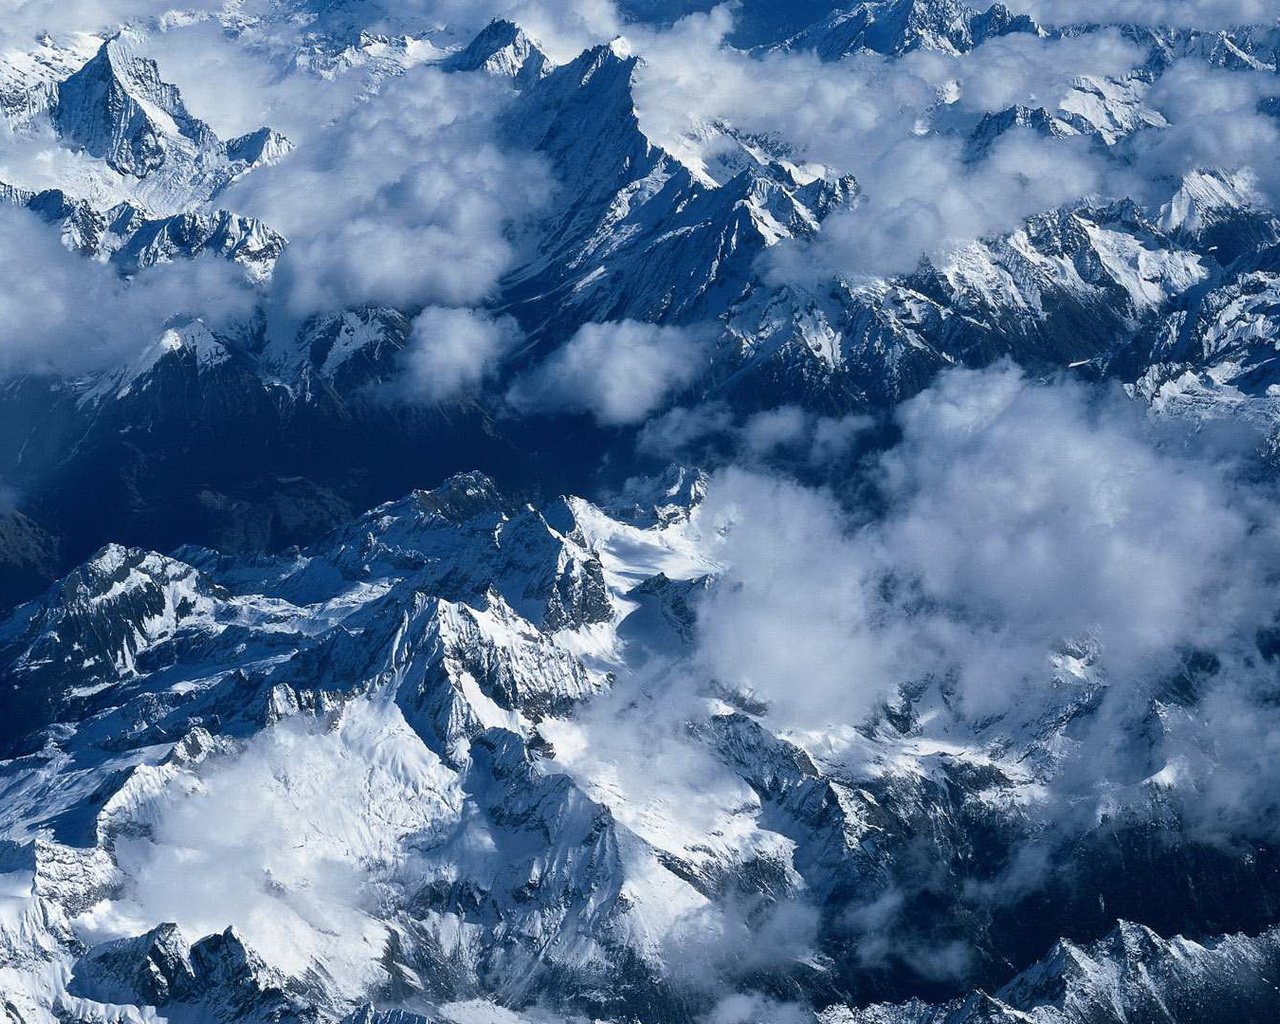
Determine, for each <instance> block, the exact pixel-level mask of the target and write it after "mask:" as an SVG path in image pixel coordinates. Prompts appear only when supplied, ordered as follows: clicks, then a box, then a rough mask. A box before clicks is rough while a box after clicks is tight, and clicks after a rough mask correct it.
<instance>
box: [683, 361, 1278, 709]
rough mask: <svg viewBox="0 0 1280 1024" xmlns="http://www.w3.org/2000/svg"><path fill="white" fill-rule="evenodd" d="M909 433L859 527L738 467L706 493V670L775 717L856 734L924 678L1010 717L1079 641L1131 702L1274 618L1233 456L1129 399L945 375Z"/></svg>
mask: <svg viewBox="0 0 1280 1024" xmlns="http://www.w3.org/2000/svg"><path fill="white" fill-rule="evenodd" d="M901 425H902V429H903V440H902V443H901V444H900V445H898V446H897V447H895V448H894V449H892V450H891V451H890V452H889V453H887V455H886V456H885V457H884V458H883V460H882V464H881V473H882V492H883V500H884V502H885V503H886V510H887V511H886V512H885V514H884V515H883V516H882V517H879V518H877V519H876V520H875V521H873V522H871V523H869V524H868V525H858V524H857V521H856V520H854V519H852V518H851V517H850V516H849V515H848V514H847V513H846V512H845V511H843V510H842V509H841V507H840V506H839V505H838V504H837V503H836V502H835V500H834V499H832V498H831V497H829V496H826V495H824V494H822V493H820V492H816V491H812V490H807V489H805V488H802V487H799V486H798V485H795V484H792V483H788V482H786V481H783V480H780V479H776V478H770V477H763V476H759V475H753V474H748V473H744V472H742V471H740V470H730V471H727V472H725V473H723V474H721V475H719V476H718V477H717V478H716V480H715V483H714V485H713V487H712V488H711V491H710V495H709V498H708V504H707V511H706V515H707V516H708V517H709V518H708V521H709V523H711V524H713V525H712V526H711V527H709V528H708V530H707V534H708V536H715V537H717V541H716V547H715V555H716V557H717V558H718V559H720V560H721V561H723V562H724V563H725V564H727V565H728V566H729V567H730V568H729V571H728V575H727V578H726V580H725V583H724V585H722V586H719V587H717V588H716V589H715V590H714V591H713V592H712V593H711V594H710V595H709V597H708V599H707V600H706V601H705V602H704V604H703V606H702V611H701V615H700V625H701V656H702V658H703V659H704V663H705V667H706V671H707V673H708V674H709V675H710V676H712V677H713V678H717V679H720V680H722V681H723V682H725V683H726V684H729V685H735V686H743V687H746V688H749V689H751V690H754V691H755V692H756V693H757V694H758V695H760V696H761V697H763V698H764V699H766V700H768V701H772V702H774V703H775V707H776V713H777V715H778V716H779V718H780V719H781V720H782V721H784V722H787V723H789V724H793V725H795V724H804V723H809V724H813V725H818V724H821V723H830V722H832V721H837V722H839V721H843V722H848V723H854V722H856V721H857V720H858V719H859V717H860V716H861V715H863V714H865V713H866V712H867V710H869V709H870V708H871V707H872V706H873V705H874V704H875V703H876V702H877V701H879V700H880V699H882V698H883V697H885V696H886V695H888V694H890V693H891V692H893V691H894V689H895V688H896V687H897V686H898V685H900V684H902V683H905V682H908V681H911V680H919V679H925V678H932V679H949V680H951V685H953V686H954V687H955V688H956V692H957V696H958V697H959V698H960V699H961V700H962V701H963V703H964V707H965V709H966V711H967V713H970V714H973V715H975V716H980V715H982V714H987V713H993V712H996V711H999V710H1003V709H1007V707H1008V706H1009V701H1010V699H1011V695H1012V694H1014V693H1015V692H1016V693H1019V694H1022V695H1024V697H1022V698H1019V699H1028V700H1032V701H1034V700H1035V699H1036V698H1034V697H1032V696H1028V695H1032V694H1035V693H1037V692H1040V693H1044V692H1047V688H1048V687H1049V684H1050V672H1049V662H1048V658H1049V654H1050V652H1051V650H1052V649H1053V648H1054V647H1055V646H1056V645H1057V644H1058V643H1060V642H1061V641H1063V640H1066V639H1071V638H1076V637H1080V636H1082V635H1086V634H1087V635H1091V636H1093V637H1095V638H1096V639H1097V640H1098V641H1099V642H1100V643H1101V645H1102V650H1103V652H1104V655H1103V663H1102V664H1103V666H1104V668H1105V671H1106V672H1108V673H1110V674H1111V675H1112V676H1113V677H1115V678H1116V679H1117V680H1121V681H1123V682H1124V684H1125V685H1126V686H1132V687H1142V686H1146V685H1148V684H1149V683H1150V681H1151V680H1152V679H1155V678H1157V677H1159V676H1160V673H1161V672H1163V671H1167V670H1169V669H1170V667H1171V666H1173V665H1175V664H1177V663H1178V661H1179V659H1180V658H1181V656H1182V654H1183V652H1184V651H1185V650H1186V649H1188V648H1205V649H1215V650H1216V649H1221V648H1224V647H1227V646H1229V645H1231V644H1232V643H1235V642H1236V641H1238V640H1240V639H1241V638H1244V641H1245V642H1251V640H1252V637H1253V634H1254V632H1255V631H1256V630H1257V629H1258V628H1261V626H1263V625H1264V624H1265V623H1266V622H1267V621H1269V615H1270V611H1269V608H1270V602H1269V600H1268V599H1267V596H1266V589H1265V586H1264V580H1265V575H1266V573H1267V572H1269V571H1271V570H1274V569H1276V568H1277V567H1278V566H1280V547H1278V546H1277V543H1276V541H1277V538H1276V531H1275V522H1274V517H1272V516H1270V515H1269V514H1268V513H1266V512H1265V509H1260V508H1259V506H1258V504H1257V502H1256V501H1254V500H1253V499H1252V497H1251V492H1250V491H1249V490H1248V489H1246V488H1242V487H1241V486H1240V485H1238V484H1236V483H1235V482H1234V478H1233V477H1232V475H1231V473H1230V466H1229V463H1224V462H1221V461H1218V460H1212V459H1200V458H1189V457H1186V456H1184V455H1183V454H1181V453H1180V452H1179V451H1177V450H1176V448H1172V447H1167V446H1165V445H1164V444H1158V443H1156V442H1157V440H1158V439H1157V438H1155V437H1153V436H1151V435H1150V433H1149V431H1148V428H1147V427H1146V426H1144V424H1143V423H1142V421H1141V420H1140V419H1139V418H1138V417H1137V415H1136V412H1135V411H1134V410H1133V409H1131V408H1129V407H1128V405H1127V404H1126V402H1124V401H1121V400H1118V399H1105V400H1095V399H1093V398H1091V397H1090V396H1089V394H1088V393H1087V392H1086V391H1085V390H1084V389H1082V388H1079V387H1076V386H1072V385H1059V386H1054V387H1041V386H1037V385H1035V384H1033V383H1032V382H1030V381H1027V380H1026V379H1024V378H1023V377H1022V376H1021V375H1020V374H1018V373H1017V372H1016V371H1014V370H1012V369H1008V368H1006V369H1000V370H996V371H990V372H985V373H974V372H955V373H951V374H949V375H946V376H944V377H943V378H942V379H941V380H940V382H939V384H938V385H937V386H936V387H935V388H933V389H931V390H930V391H928V392H926V393H924V394H923V395H921V396H920V397H919V398H917V399H915V400H913V401H911V402H909V403H907V404H906V405H905V406H904V408H903V410H902V413H901ZM716 526H719V527H720V528H721V529H716Z"/></svg>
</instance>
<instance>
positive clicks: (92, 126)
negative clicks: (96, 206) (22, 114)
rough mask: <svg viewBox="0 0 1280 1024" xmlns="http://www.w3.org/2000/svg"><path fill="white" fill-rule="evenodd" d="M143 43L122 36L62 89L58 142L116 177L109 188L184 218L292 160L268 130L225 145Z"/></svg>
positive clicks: (129, 34) (56, 115)
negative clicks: (231, 187) (231, 186)
mask: <svg viewBox="0 0 1280 1024" xmlns="http://www.w3.org/2000/svg"><path fill="white" fill-rule="evenodd" d="M141 42H142V40H141V39H139V38H138V37H137V35H136V34H135V33H134V32H133V31H132V30H127V29H126V30H122V31H121V32H119V33H117V34H116V35H114V36H112V37H111V38H110V39H107V40H106V41H105V42H103V43H102V45H101V46H100V47H99V48H98V51H97V53H96V54H95V55H94V56H93V58H92V59H90V60H89V61H88V62H86V63H85V64H84V65H83V66H82V67H81V68H80V69H79V70H77V71H76V72H75V73H74V74H72V75H71V76H70V77H68V78H67V79H66V80H65V81H63V82H61V83H60V84H59V85H58V87H57V101H56V103H55V104H54V106H53V110H52V117H53V123H54V127H55V129H56V130H57V132H58V135H59V137H60V138H61V140H62V142H63V143H64V144H65V145H68V146H70V147H73V148H75V149H78V150H80V151H82V152H83V153H85V154H87V155H89V156H92V157H96V158H98V159H100V160H102V161H103V163H104V164H105V167H106V169H109V172H114V174H115V175H117V176H118V180H111V179H110V178H109V175H107V176H108V183H107V184H108V187H109V186H110V185H114V186H115V188H116V189H117V190H119V191H121V192H123V193H125V194H129V195H132V196H135V197H136V199H137V201H138V203H139V204H140V205H141V206H143V207H144V208H146V209H149V210H152V211H155V212H156V213H160V214H167V213H173V212H184V211H186V210H188V209H189V208H190V207H192V206H194V205H199V204H200V203H203V202H206V201H208V200H209V199H211V198H212V197H213V196H214V195H216V194H217V193H218V192H219V191H220V190H221V189H222V188H224V187H225V186H226V185H227V184H228V183H229V182H230V181H231V180H233V179H234V178H235V177H237V176H239V175H240V174H243V173H244V172H245V171H247V170H249V169H251V168H252V167H255V166H258V165H260V164H265V163H271V162H274V161H275V160H278V159H279V158H280V157H281V156H283V155H284V154H285V153H287V152H288V150H289V148H290V144H289V142H288V140H287V139H285V138H284V136H282V135H280V134H278V133H276V132H272V131H271V130H269V129H266V128H263V129H259V130H258V131H255V132H251V133H249V134H248V135H246V136H244V137H242V138H239V139H234V140H232V141H231V142H224V141H223V140H221V139H219V138H218V136H217V135H216V133H214V131H213V129H211V128H210V127H209V126H208V125H207V124H206V123H205V122H204V121H202V120H200V119H199V118H198V117H196V116H195V115H194V114H192V113H191V112H190V111H189V110H188V109H187V107H186V104H185V103H184V102H183V100H182V97H181V95H180V93H179V92H178V89H177V88H176V87H175V86H173V85H171V84H169V83H167V82H165V81H164V80H163V79H162V77H161V74H160V69H159V67H158V65H157V64H156V62H155V61H154V60H152V59H151V58H150V57H146V56H143V55H142V54H141V52H140V44H141ZM105 173H106V172H104V174H105Z"/></svg>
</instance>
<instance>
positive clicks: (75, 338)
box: [0, 207, 256, 373]
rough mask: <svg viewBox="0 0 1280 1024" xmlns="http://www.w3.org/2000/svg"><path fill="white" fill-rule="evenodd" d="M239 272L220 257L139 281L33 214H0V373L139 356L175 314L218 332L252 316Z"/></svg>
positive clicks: (95, 365) (2, 210) (75, 367)
mask: <svg viewBox="0 0 1280 1024" xmlns="http://www.w3.org/2000/svg"><path fill="white" fill-rule="evenodd" d="M255 301H256V296H255V294H254V293H253V291H252V290H251V289H250V288H249V287H248V286H247V285H246V283H245V280H244V275H243V273H242V271H241V270H240V269H239V268H237V267H236V266H234V265H233V264H231V263H228V262H226V261H223V260H218V259H212V258H210V259H197V260H190V261H183V262H176V263H172V264H166V265H162V266H157V267H152V268H149V269H148V270H147V271H145V272H144V273H142V274H139V275H138V276H137V277H135V278H134V279H133V280H125V279H124V278H122V277H120V276H119V275H118V274H117V273H116V272H115V269H114V268H113V267H108V266H105V265H103V264H101V263H96V262H94V261H92V260H87V259H85V258H83V257H82V256H79V255H77V254H76V253H73V252H71V251H69V250H68V249H66V248H64V247H63V246H62V244H61V243H60V241H59V238H58V234H57V232H56V231H55V230H54V229H52V228H51V227H49V226H48V225H47V224H45V223H44V222H42V221H41V220H40V219H39V218H37V217H36V216H35V215H34V214H32V213H30V212H28V211H27V210H24V209H21V208H16V207H0V372H3V373H42V372H50V373H83V372H88V371H92V370H100V369H103V368H104V367H107V366H110V365H112V364H114V363H118V362H120V361H121V360H122V359H125V358H128V357H130V356H132V355H135V354H137V353H139V352H141V351H142V350H143V349H144V348H145V347H146V346H147V345H148V344H150V343H152V342H154V341H155V340H156V338H157V336H158V335H159V334H160V333H161V332H162V331H163V330H164V328H165V327H166V325H167V324H169V322H170V321H171V320H172V319H173V318H175V317H178V318H180V319H183V320H187V319H192V318H195V317H199V318H202V319H204V320H205V322H206V323H207V324H208V325H209V326H210V327H211V328H213V329H217V328H218V327H220V326H230V325H233V324H235V323H237V322H238V321H241V320H243V319H245V318H247V317H248V316H250V315H251V313H252V310H253V306H254V303H255Z"/></svg>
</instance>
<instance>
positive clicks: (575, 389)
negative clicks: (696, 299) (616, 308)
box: [508, 320, 707, 426]
mask: <svg viewBox="0 0 1280 1024" xmlns="http://www.w3.org/2000/svg"><path fill="white" fill-rule="evenodd" d="M706 360H707V342H706V339H705V337H704V336H703V335H702V334H701V333H700V332H698V331H694V330H690V329H687V328H682V327H662V326H658V325H656V324H646V323H640V322H638V321H634V320H621V321H617V322H615V323H604V324H586V325H584V326H583V327H581V328H580V329H579V330H578V332H577V333H576V334H574V336H573V337H572V338H570V339H569V340H568V341H567V342H566V343H565V344H564V346H563V347H562V348H560V349H558V350H557V351H555V352H554V353H552V354H551V355H550V356H549V357H548V358H547V359H546V360H544V361H543V362H542V364H541V365H539V366H538V367H536V368H535V369H534V370H533V371H531V372H530V373H529V374H527V375H526V376H525V377H524V378H522V379H521V380H519V381H517V382H516V384H515V385H514V386H513V388H512V389H511V392H510V393H509V395H508V397H509V399H510V401H511V403H512V404H513V405H514V406H515V407H516V408H517V409H520V410H522V411H532V412H547V413H557V412H585V413H590V414H591V415H592V416H594V417H595V419H596V420H597V421H598V422H599V423H601V424H603V425H605V426H625V425H627V424H632V423H639V422H640V421H641V420H643V419H644V418H645V417H646V416H648V415H649V414H650V413H651V412H653V411H655V410H656V409H658V408H660V407H661V406H662V405H663V404H664V403H665V402H666V401H668V400H669V399H670V398H671V397H672V396H673V395H674V394H675V393H676V392H678V391H679V390H680V389H682V388H685V387H687V386H688V385H690V384H692V383H693V381H694V380H695V379H696V378H697V376H698V374H699V373H701V372H702V371H703V370H704V369H705V366H706Z"/></svg>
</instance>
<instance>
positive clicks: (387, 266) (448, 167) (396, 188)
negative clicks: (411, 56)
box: [222, 68, 550, 325]
mask: <svg viewBox="0 0 1280 1024" xmlns="http://www.w3.org/2000/svg"><path fill="white" fill-rule="evenodd" d="M509 96H510V88H509V86H507V85H504V84H502V83H500V82H498V81H496V80H494V79H491V78H489V77H487V76H483V75H449V74H446V73H444V72H441V71H438V70H435V69H432V68H419V69H416V70H414V71H410V72H408V73H407V74H405V75H404V76H403V77H401V78H399V79H397V80H395V81H393V82H391V83H389V84H388V85H387V87H386V88H385V89H384V90H383V91H382V92H380V93H379V94H378V95H376V96H375V97H372V98H371V99H370V100H369V101H368V102H366V103H362V104H359V105H358V106H357V107H356V108H355V110H354V112H353V113H352V114H351V115H350V116H349V117H346V118H344V119H342V121H341V122H340V123H338V124H335V125H332V126H330V127H329V128H328V129H326V130H325V131H324V132H322V133H320V134H319V135H317V137H315V138H314V140H312V142H311V143H310V144H309V145H308V146H306V147H304V148H302V149H300V150H298V151H295V152H294V153H293V154H291V155H290V156H289V157H287V158H286V159H285V160H283V161H282V162H281V163H279V164H277V165H276V166H273V167H269V168H264V169H262V170H260V171H257V172H255V173H254V174H251V175H248V176H246V177H245V178H244V179H242V180H241V182H240V183H239V184H238V185H237V186H235V187H234V188H233V189H232V190H231V191H230V192H229V193H228V194H227V196H226V197H225V198H224V199H223V200H222V201H223V202H225V203H226V204H228V205H232V206H235V207H236V208H239V209H241V210H244V211H246V212H251V213H253V214H255V215H257V216H260V217H261V218H262V219H263V220H265V221H266V222H267V223H269V224H271V225H272V226H274V227H276V228H278V229H280V230H282V231H283V232H284V234H285V235H286V236H287V237H288V238H289V248H288V249H287V250H286V252H285V254H284V256H283V257H282V258H281V260H280V262H279V264H278V265H277V268H276V276H275V293H276V301H277V308H276V311H275V316H276V318H277V320H279V321H283V323H284V324H286V325H288V324H290V323H293V322H296V320H297V319H298V318H300V317H304V316H306V315H308V314H310V313H314V312H317V311H320V310H324V309H333V308H339V307H342V306H350V305H357V304H360V303H376V304H385V305H391V306H398V307H402V308H406V307H407V308H413V307H415V306H419V307H421V306H426V305H432V304H438V305H448V306H464V305H471V304H476V303H479V302H481V301H482V300H484V299H485V298H487V297H488V296H490V295H492V293H493V292H494V290H495V289H496V286H497V283H498V280H499V279H500V278H501V276H502V274H503V273H504V272H505V271H507V270H508V269H509V268H510V267H511V266H512V265H513V263H514V261H515V259H516V256H517V252H518V249H517V243H516V241H515V240H514V235H513V232H515V231H516V229H517V228H518V227H519V226H520V223H521V222H522V221H523V220H524V219H526V218H529V217H531V216H532V215H533V212H534V211H535V210H536V209H537V208H538V207H539V205H540V204H541V203H542V202H543V200H544V199H545V198H546V196H547V195H548V192H549V188H550V183H549V179H548V176H547V174H546V171H545V168H544V166H543V164H542V163H541V161H540V160H538V159H537V158H535V157H533V156H529V155H522V154H516V153H511V152H509V151H507V150H505V149H503V147H502V146H501V145H500V144H499V142H498V135H497V131H496V127H495V120H494V119H495V118H496V117H497V116H498V115H500V113H501V111H502V110H503V108H504V105H505V102H506V100H507V98H508V97H509Z"/></svg>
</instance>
